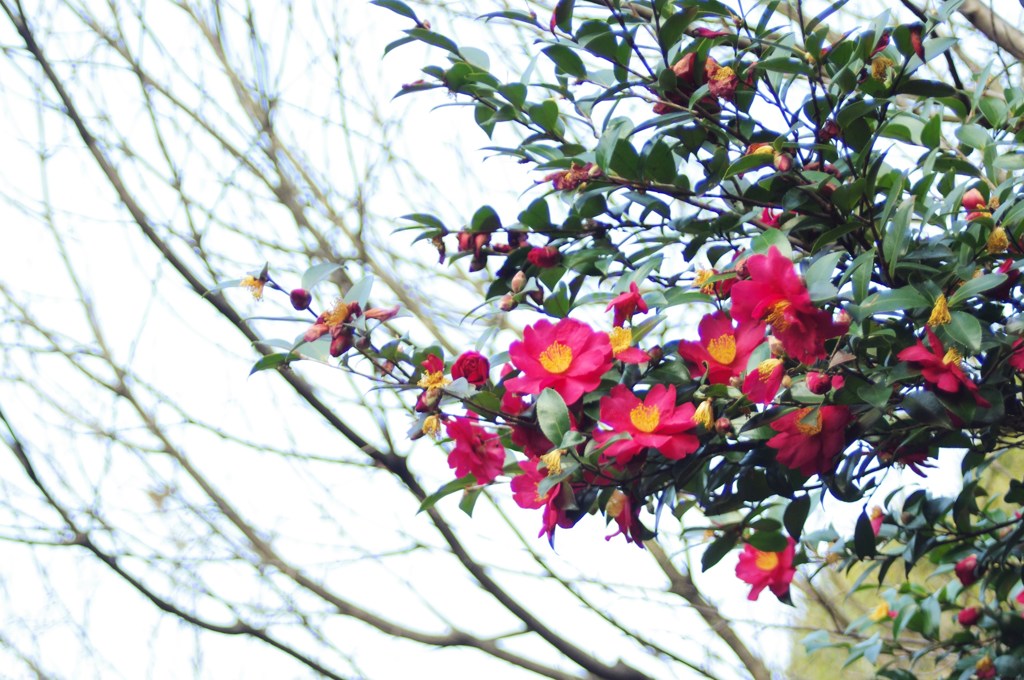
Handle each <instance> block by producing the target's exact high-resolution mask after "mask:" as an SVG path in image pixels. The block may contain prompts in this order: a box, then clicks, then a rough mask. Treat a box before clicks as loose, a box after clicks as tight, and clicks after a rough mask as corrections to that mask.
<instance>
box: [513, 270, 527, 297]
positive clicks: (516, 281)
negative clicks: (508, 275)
mask: <svg viewBox="0 0 1024 680" xmlns="http://www.w3.org/2000/svg"><path fill="white" fill-rule="evenodd" d="M525 286H526V274H525V273H523V272H516V275H515V276H513V277H512V283H510V284H509V288H511V289H512V292H513V293H519V292H521V291H522V290H523V287H525Z"/></svg>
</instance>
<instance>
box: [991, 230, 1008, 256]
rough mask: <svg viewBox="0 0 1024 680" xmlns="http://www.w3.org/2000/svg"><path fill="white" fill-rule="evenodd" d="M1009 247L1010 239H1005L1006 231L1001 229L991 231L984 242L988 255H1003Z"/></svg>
mask: <svg viewBox="0 0 1024 680" xmlns="http://www.w3.org/2000/svg"><path fill="white" fill-rule="evenodd" d="M1009 247H1010V239H1009V238H1007V237H1006V230H1005V229H1003V228H1002V227H996V228H995V229H993V230H992V233H991V234H989V235H988V241H986V242H985V250H987V251H988V252H989V254H990V255H995V254H997V253H1005V252H1006V249H1007V248H1009Z"/></svg>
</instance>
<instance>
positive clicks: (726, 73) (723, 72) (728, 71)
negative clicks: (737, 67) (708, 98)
mask: <svg viewBox="0 0 1024 680" xmlns="http://www.w3.org/2000/svg"><path fill="white" fill-rule="evenodd" d="M735 75H736V72H735V71H733V70H732V68H730V67H729V66H723V67H721V68H720V69H718V70H717V71H715V75H713V76H711V80H714V81H717V82H721V81H723V80H728V79H729V78H732V77H734V76H735Z"/></svg>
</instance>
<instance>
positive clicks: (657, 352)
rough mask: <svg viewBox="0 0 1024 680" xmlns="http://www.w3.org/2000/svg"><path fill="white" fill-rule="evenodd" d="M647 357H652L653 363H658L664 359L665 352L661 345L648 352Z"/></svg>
mask: <svg viewBox="0 0 1024 680" xmlns="http://www.w3.org/2000/svg"><path fill="white" fill-rule="evenodd" d="M647 356H649V357H651V363H658V362H659V361H661V360H662V358H664V356H665V350H663V349H662V348H661V345H655V346H654V347H652V348H650V349H649V350H647Z"/></svg>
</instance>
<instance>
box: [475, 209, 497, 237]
mask: <svg viewBox="0 0 1024 680" xmlns="http://www.w3.org/2000/svg"><path fill="white" fill-rule="evenodd" d="M469 229H470V231H485V232H492V231H497V230H499V229H501V218H499V217H498V213H496V212H495V211H494V208H492V207H491V206H489V205H485V206H482V207H481V208H479V209H478V210H477V211H476V212H475V213H473V219H472V221H471V222H470V224H469Z"/></svg>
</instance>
